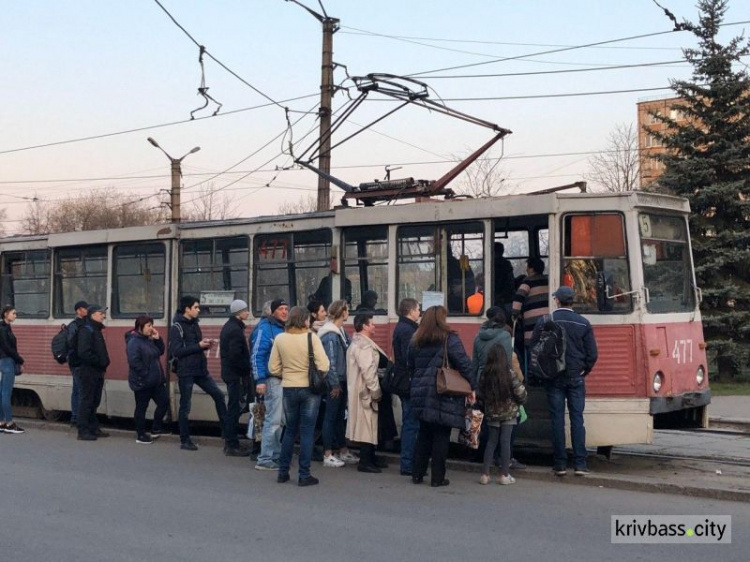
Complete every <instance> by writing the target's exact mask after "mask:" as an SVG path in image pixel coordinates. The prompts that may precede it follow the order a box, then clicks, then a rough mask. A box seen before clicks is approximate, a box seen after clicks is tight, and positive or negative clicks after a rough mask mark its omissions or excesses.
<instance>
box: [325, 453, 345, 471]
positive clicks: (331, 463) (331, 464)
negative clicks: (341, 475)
mask: <svg viewBox="0 0 750 562" xmlns="http://www.w3.org/2000/svg"><path fill="white" fill-rule="evenodd" d="M344 464H345V463H344V461H341V460H339V459H337V458H336V457H334V456H333V455H330V456H327V457H325V458H324V459H323V466H326V467H328V468H341V467H342V466H344Z"/></svg>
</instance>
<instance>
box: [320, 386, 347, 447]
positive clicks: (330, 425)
mask: <svg viewBox="0 0 750 562" xmlns="http://www.w3.org/2000/svg"><path fill="white" fill-rule="evenodd" d="M339 386H340V388H341V394H339V397H338V398H331V394H330V392H329V393H328V396H327V397H326V412H325V417H324V418H323V449H325V450H326V451H332V450H334V449H341V448H342V447H346V402H347V392H346V382H345V381H339Z"/></svg>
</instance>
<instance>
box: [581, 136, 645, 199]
mask: <svg viewBox="0 0 750 562" xmlns="http://www.w3.org/2000/svg"><path fill="white" fill-rule="evenodd" d="M640 178H641V159H640V153H639V151H638V133H637V131H636V129H635V127H634V126H633V124H632V123H630V124H629V125H626V124H625V123H620V124H618V125H616V126H615V128H614V130H613V131H612V132H610V133H609V136H608V137H607V145H606V147H605V148H604V150H603V151H602V152H598V153H596V154H594V155H593V156H592V157H591V158H589V171H588V173H587V174H586V179H588V180H590V181H592V182H593V183H595V184H597V185H598V186H599V187H600V188H601V189H603V190H604V191H610V192H612V193H618V192H621V191H633V190H635V189H638V188H639V187H640Z"/></svg>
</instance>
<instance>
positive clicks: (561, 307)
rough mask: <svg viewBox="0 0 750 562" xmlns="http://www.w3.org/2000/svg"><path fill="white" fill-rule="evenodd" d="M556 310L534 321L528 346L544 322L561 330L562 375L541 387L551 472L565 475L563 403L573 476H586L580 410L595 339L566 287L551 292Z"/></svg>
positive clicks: (532, 343)
mask: <svg viewBox="0 0 750 562" xmlns="http://www.w3.org/2000/svg"><path fill="white" fill-rule="evenodd" d="M552 296H553V297H554V298H555V304H556V305H557V309H556V310H554V311H553V312H552V314H550V315H549V316H545V317H544V319H543V320H541V321H539V322H537V324H536V328H534V333H533V334H532V336H531V345H532V346H533V345H534V344H535V343H536V342H537V341H538V340H539V337H540V335H541V333H542V329H544V325H545V324H546V323H547V321H548V320H552V321H554V322H555V323H556V324H558V325H560V326H562V327H563V329H564V330H565V373H563V374H561V375H559V376H558V377H557V378H556V379H554V380H553V381H551V382H548V383H546V384H545V390H546V393H547V402H548V407H549V413H550V424H551V426H552V447H553V449H554V455H555V456H554V458H555V460H554V467H553V470H554V472H555V474H556V475H557V476H565V474H567V465H568V454H567V452H566V451H565V403H566V402H567V405H568V416H569V417H570V441H571V444H572V445H573V455H574V462H575V464H574V467H575V475H576V476H585V475H586V474H588V473H589V470H588V468H586V428H585V427H584V425H583V409H584V407H585V405H586V383H585V381H584V377H585V376H586V375H588V374H589V373H590V372H591V370H592V369H593V368H594V364H595V363H596V360H597V358H598V352H597V348H596V340H595V339H594V331H593V330H592V329H591V324H590V323H589V321H588V320H586V319H585V318H584V317H583V316H581V315H580V314H578V313H577V312H574V311H573V309H572V308H571V306H572V305H573V299H574V298H575V294H574V292H573V289H571V288H570V287H566V286H562V287H560V288H559V289H557V291H555V292H554V293H552Z"/></svg>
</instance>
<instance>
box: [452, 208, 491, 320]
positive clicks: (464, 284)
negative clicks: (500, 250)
mask: <svg viewBox="0 0 750 562" xmlns="http://www.w3.org/2000/svg"><path fill="white" fill-rule="evenodd" d="M445 232H446V239H447V240H448V252H447V254H446V255H447V259H448V263H447V267H446V272H447V274H448V279H447V284H446V286H447V293H448V294H447V299H446V300H447V304H448V312H449V313H450V314H470V315H480V314H482V312H483V311H484V296H483V294H482V292H483V289H484V226H483V225H482V224H481V223H469V224H457V225H450V226H449V227H447V228H446V230H445ZM480 291H482V292H480Z"/></svg>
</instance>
